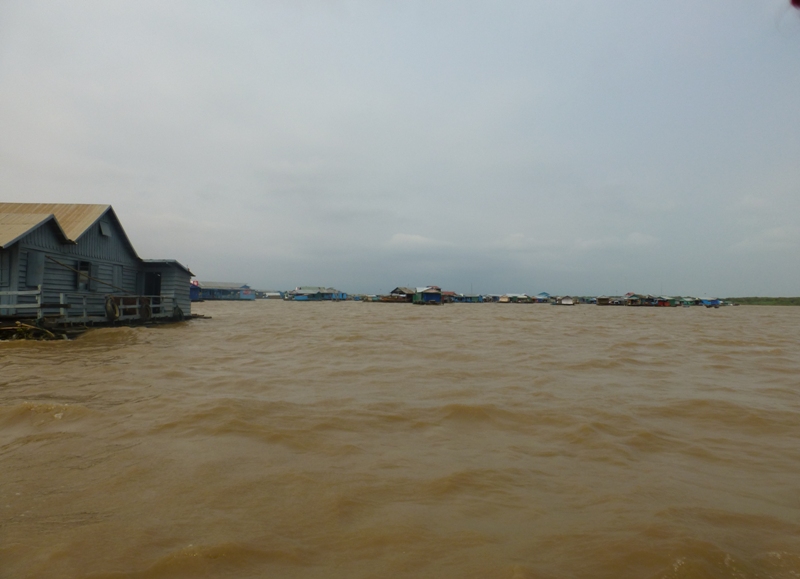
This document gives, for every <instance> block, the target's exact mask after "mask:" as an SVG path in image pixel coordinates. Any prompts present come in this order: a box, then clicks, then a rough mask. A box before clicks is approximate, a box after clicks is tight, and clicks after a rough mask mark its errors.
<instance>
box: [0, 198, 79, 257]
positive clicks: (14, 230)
mask: <svg viewBox="0 0 800 579" xmlns="http://www.w3.org/2000/svg"><path fill="white" fill-rule="evenodd" d="M0 205H4V204H2V203H0ZM51 219H52V220H53V222H54V224H55V226H56V227H57V228H58V231H59V232H60V233H61V235H62V237H64V238H65V239H66V237H67V235H66V233H64V230H63V229H62V228H61V226H60V225H59V224H58V221H57V220H55V217H54V216H53V214H52V213H5V212H3V211H2V210H0V248H3V247H7V246H9V245H11V244H12V243H16V242H17V241H18V240H19V239H20V238H21V237H23V236H24V235H26V234H27V233H28V232H29V231H32V230H33V229H36V228H37V227H39V226H40V225H42V224H44V223H46V222H47V221H49V220H51Z"/></svg>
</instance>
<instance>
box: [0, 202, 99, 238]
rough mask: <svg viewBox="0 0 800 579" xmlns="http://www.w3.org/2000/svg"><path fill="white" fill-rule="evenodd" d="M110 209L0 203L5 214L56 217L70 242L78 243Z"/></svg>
mask: <svg viewBox="0 0 800 579" xmlns="http://www.w3.org/2000/svg"><path fill="white" fill-rule="evenodd" d="M109 209H111V205H94V204H85V203H0V213H3V214H26V213H27V214H39V215H41V214H45V215H51V214H52V215H55V216H56V219H57V220H58V223H59V225H61V228H62V230H63V231H64V233H65V234H66V236H67V238H68V239H69V240H70V241H77V239H78V238H79V237H80V236H81V235H83V234H84V233H85V232H86V230H87V229H89V228H90V227H91V226H92V225H94V223H95V222H96V221H97V220H98V219H100V218H101V217H102V216H103V215H104V214H105V213H106V212H107V211H108V210H109Z"/></svg>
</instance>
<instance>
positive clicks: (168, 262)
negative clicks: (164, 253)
mask: <svg viewBox="0 0 800 579" xmlns="http://www.w3.org/2000/svg"><path fill="white" fill-rule="evenodd" d="M142 261H143V262H144V263H152V264H154V265H175V266H177V267H179V268H181V269H182V270H184V271H187V272H189V273H190V274H191V275H192V277H194V274H193V273H192V272H191V270H190V269H189V268H188V267H186V266H185V265H183V264H182V263H181V262H179V261H178V260H177V259H143V260H142Z"/></svg>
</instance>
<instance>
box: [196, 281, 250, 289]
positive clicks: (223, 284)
mask: <svg viewBox="0 0 800 579" xmlns="http://www.w3.org/2000/svg"><path fill="white" fill-rule="evenodd" d="M197 285H198V286H200V287H201V288H203V289H218V290H242V289H250V286H249V285H247V284H246V283H239V282H238V281H236V282H230V281H198V282H197Z"/></svg>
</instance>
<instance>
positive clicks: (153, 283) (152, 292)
mask: <svg viewBox="0 0 800 579" xmlns="http://www.w3.org/2000/svg"><path fill="white" fill-rule="evenodd" d="M144 295H146V296H160V295H161V274H160V273H158V272H156V271H148V272H145V274H144Z"/></svg>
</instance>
